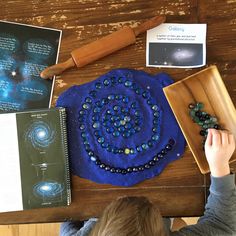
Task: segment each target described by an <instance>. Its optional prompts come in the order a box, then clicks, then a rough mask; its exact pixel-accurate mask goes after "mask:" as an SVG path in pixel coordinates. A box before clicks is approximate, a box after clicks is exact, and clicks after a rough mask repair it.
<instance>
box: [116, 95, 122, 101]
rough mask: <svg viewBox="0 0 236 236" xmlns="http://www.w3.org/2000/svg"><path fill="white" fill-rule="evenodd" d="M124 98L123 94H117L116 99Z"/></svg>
mask: <svg viewBox="0 0 236 236" xmlns="http://www.w3.org/2000/svg"><path fill="white" fill-rule="evenodd" d="M122 98H123V97H122V95H119V94H118V95H116V96H115V99H116V100H117V101H120V100H121V99H122Z"/></svg>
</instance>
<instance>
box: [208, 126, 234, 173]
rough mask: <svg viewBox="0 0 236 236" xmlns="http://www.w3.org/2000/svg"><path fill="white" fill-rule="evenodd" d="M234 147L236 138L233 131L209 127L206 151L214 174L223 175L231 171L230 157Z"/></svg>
mask: <svg viewBox="0 0 236 236" xmlns="http://www.w3.org/2000/svg"><path fill="white" fill-rule="evenodd" d="M234 149H235V140H234V136H233V135H232V134H231V133H229V132H227V131H222V130H216V129H208V135H207V140H206V142H205V153H206V158H207V161H208V163H209V166H210V170H211V175H212V176H214V177H222V176H225V175H228V174H229V173H230V168H229V159H230V157H231V156H232V154H233V152H234Z"/></svg>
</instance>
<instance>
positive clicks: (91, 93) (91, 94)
mask: <svg viewBox="0 0 236 236" xmlns="http://www.w3.org/2000/svg"><path fill="white" fill-rule="evenodd" d="M89 95H90V96H92V97H93V98H95V97H96V96H97V92H96V91H95V90H92V91H90V92H89Z"/></svg>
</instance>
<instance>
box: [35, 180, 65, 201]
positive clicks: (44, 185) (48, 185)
mask: <svg viewBox="0 0 236 236" xmlns="http://www.w3.org/2000/svg"><path fill="white" fill-rule="evenodd" d="M63 190H64V186H63V184H61V183H58V182H55V181H41V182H38V183H37V184H35V185H34V186H33V193H34V195H35V196H36V197H39V198H48V199H52V198H55V197H58V196H59V195H60V194H62V192H63Z"/></svg>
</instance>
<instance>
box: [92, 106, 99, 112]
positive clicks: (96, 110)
mask: <svg viewBox="0 0 236 236" xmlns="http://www.w3.org/2000/svg"><path fill="white" fill-rule="evenodd" d="M100 111H101V108H99V107H95V108H94V109H93V112H94V113H99V112H100Z"/></svg>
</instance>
